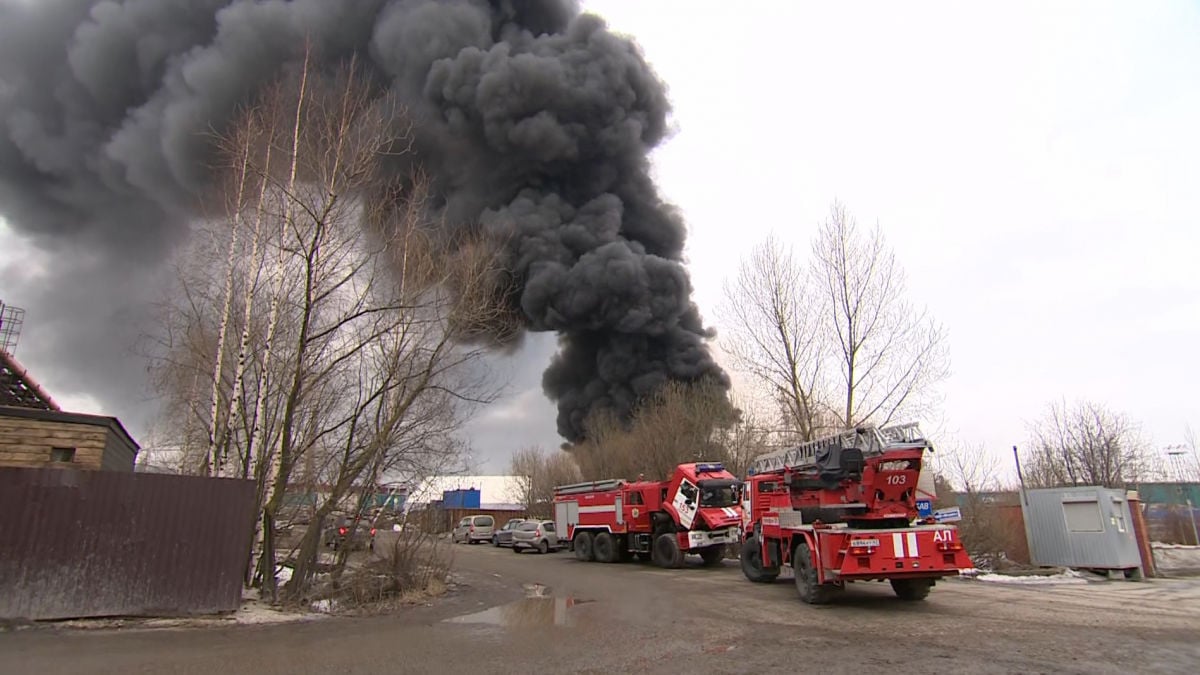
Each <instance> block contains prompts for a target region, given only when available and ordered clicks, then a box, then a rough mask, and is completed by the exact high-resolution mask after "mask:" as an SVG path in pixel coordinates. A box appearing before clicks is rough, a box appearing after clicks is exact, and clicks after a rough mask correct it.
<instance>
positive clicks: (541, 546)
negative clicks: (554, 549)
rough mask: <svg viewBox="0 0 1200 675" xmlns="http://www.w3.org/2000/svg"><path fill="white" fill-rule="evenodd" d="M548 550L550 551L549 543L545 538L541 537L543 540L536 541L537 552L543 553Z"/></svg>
mask: <svg viewBox="0 0 1200 675" xmlns="http://www.w3.org/2000/svg"><path fill="white" fill-rule="evenodd" d="M549 552H550V545H549V544H547V543H546V540H545V539H543V540H541V541H539V542H538V553H541V554H542V555H545V554H547V553H549Z"/></svg>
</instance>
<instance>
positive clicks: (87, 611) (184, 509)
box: [0, 468, 254, 620]
mask: <svg viewBox="0 0 1200 675" xmlns="http://www.w3.org/2000/svg"><path fill="white" fill-rule="evenodd" d="M253 521H254V483H253V481H247V480H236V479H217V478H202V477H198V476H172V475H164V474H149V473H125V472H114V471H77V470H71V469H17V468H0V619H32V620H40V619H65V618H78V617H96V616H177V615H187V614H207V613H215V612H224V611H232V610H235V609H237V607H238V604H239V602H240V600H241V589H242V574H243V571H244V570H245V566H246V561H247V559H248V558H249V555H250V546H251V539H252V538H253Z"/></svg>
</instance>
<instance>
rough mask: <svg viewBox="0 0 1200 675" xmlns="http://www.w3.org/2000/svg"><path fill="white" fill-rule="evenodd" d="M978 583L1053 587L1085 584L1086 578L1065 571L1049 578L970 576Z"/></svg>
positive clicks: (1001, 575) (999, 575)
mask: <svg viewBox="0 0 1200 675" xmlns="http://www.w3.org/2000/svg"><path fill="white" fill-rule="evenodd" d="M972 576H973V577H974V578H975V579H977V580H979V581H988V582H992V583H998V584H1017V585H1022V586H1024V585H1031V586H1039V585H1040V586H1055V585H1062V584H1086V583H1088V580H1087V578H1085V577H1084V576H1083V575H1082V574H1080V573H1078V572H1076V571H1074V570H1065V571H1063V572H1059V573H1058V574H1052V575H1049V576H1045V575H1038V574H1029V575H1022V576H1010V575H1007V574H975V575H972Z"/></svg>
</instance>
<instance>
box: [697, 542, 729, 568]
mask: <svg viewBox="0 0 1200 675" xmlns="http://www.w3.org/2000/svg"><path fill="white" fill-rule="evenodd" d="M700 558H701V559H702V560H703V561H704V566H705V567H716V566H717V565H720V564H721V561H722V560H724V559H725V547H724V546H709V547H708V548H702V549H700Z"/></svg>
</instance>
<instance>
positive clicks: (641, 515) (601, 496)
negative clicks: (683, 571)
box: [554, 462, 742, 568]
mask: <svg viewBox="0 0 1200 675" xmlns="http://www.w3.org/2000/svg"><path fill="white" fill-rule="evenodd" d="M740 486H741V481H740V480H738V479H737V478H736V477H735V476H734V475H733V474H731V473H729V472H728V471H726V470H725V467H724V466H723V465H721V464H719V463H712V462H699V463H694V464H680V465H679V466H677V467H676V468H675V471H674V472H673V473H672V475H671V477H670V478H669V479H668V480H664V481H645V480H640V479H639V480H637V481H626V480H620V479H612V480H600V481H590V482H585V483H575V484H572V485H562V486H559V487H556V488H555V489H554V520H555V529H556V530H557V531H558V532H559V533H560V536H563V535H565V536H566V538H567V540H568V541H570V542H571V543H570V546H571V548H572V550H574V551H575V557H576V558H578V559H579V560H582V561H592V560H594V561H597V562H605V563H612V562H623V561H628V560H631V559H633V558H635V557H636V558H638V559H640V560H647V559H649V560H652V561H653V562H654V564H656V565H658V566H660V567H668V568H670V567H681V566H682V565H683V561H684V555H686V554H688V553H695V554H698V555H699V556H700V557H701V558H702V559H703V560H704V563H705V564H706V565H716V564H719V563H720V562H721V559H722V558H723V557H724V556H723V554H724V551H725V547H726V546H728V545H730V544H733V545H736V544H738V543H739V542H740V541H741V524H742V507H741V504H740V503H739V502H738V496H739V488H740Z"/></svg>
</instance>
